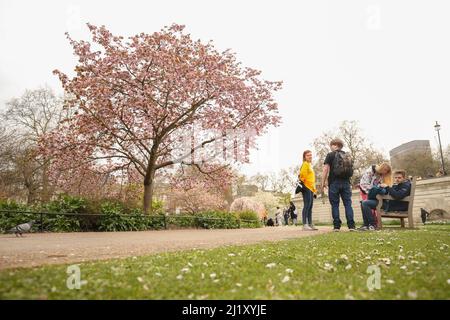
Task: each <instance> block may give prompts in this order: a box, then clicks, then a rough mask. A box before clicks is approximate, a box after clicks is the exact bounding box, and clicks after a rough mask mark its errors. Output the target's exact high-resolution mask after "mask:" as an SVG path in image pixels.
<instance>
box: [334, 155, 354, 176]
mask: <svg viewBox="0 0 450 320" xmlns="http://www.w3.org/2000/svg"><path fill="white" fill-rule="evenodd" d="M333 174H334V176H335V177H336V178H341V179H348V178H350V177H351V176H352V175H353V160H352V157H351V155H350V154H349V153H346V152H344V151H340V150H339V151H336V153H335V156H334V160H333Z"/></svg>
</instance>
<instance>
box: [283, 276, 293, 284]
mask: <svg viewBox="0 0 450 320" xmlns="http://www.w3.org/2000/svg"><path fill="white" fill-rule="evenodd" d="M289 280H291V278H290V277H289V276H285V277H284V278H283V280H281V282H282V283H286V282H288V281H289Z"/></svg>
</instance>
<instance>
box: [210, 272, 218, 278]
mask: <svg viewBox="0 0 450 320" xmlns="http://www.w3.org/2000/svg"><path fill="white" fill-rule="evenodd" d="M209 277H210V278H211V279H214V278H215V277H217V274H215V273H211V274H210V275H209Z"/></svg>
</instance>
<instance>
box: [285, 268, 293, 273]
mask: <svg viewBox="0 0 450 320" xmlns="http://www.w3.org/2000/svg"><path fill="white" fill-rule="evenodd" d="M286 272H287V273H293V272H294V270H292V269H286Z"/></svg>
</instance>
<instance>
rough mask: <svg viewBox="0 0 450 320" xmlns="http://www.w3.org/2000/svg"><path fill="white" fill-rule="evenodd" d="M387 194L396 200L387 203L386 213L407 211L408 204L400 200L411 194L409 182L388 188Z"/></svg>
mask: <svg viewBox="0 0 450 320" xmlns="http://www.w3.org/2000/svg"><path fill="white" fill-rule="evenodd" d="M387 192H388V194H389V195H390V196H391V197H392V198H394V199H396V200H389V201H388V203H387V208H386V209H387V210H386V211H408V202H406V201H400V200H401V199H403V198H405V197H407V196H409V195H410V193H411V182H410V181H409V180H406V181H405V182H402V183H400V184H397V185H393V186H392V187H388V188H387Z"/></svg>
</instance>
